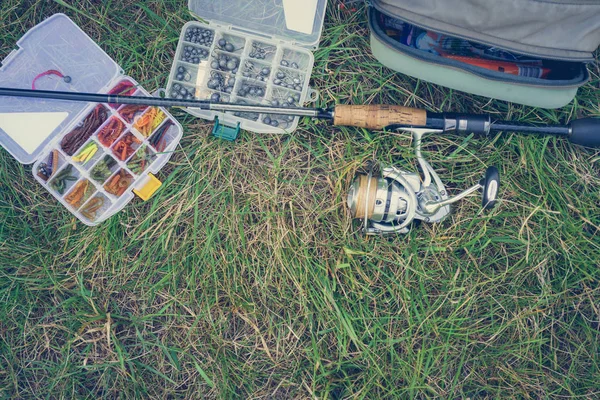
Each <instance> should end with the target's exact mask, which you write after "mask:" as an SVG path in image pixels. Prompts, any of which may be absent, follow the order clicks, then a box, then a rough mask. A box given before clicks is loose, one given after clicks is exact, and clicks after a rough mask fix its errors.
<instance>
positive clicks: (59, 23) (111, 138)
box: [0, 14, 183, 226]
mask: <svg viewBox="0 0 600 400" xmlns="http://www.w3.org/2000/svg"><path fill="white" fill-rule="evenodd" d="M0 86H3V87H12V88H23V89H31V88H35V89H40V90H57V91H76V92H90V93H109V92H111V91H114V90H115V89H117V90H118V91H119V92H120V93H121V94H128V95H137V96H150V94H149V93H148V92H147V91H146V90H144V88H142V87H141V86H140V85H139V84H138V82H136V81H135V80H134V79H133V78H131V77H129V76H126V75H124V73H123V71H122V69H121V67H119V65H117V63H116V62H115V61H114V60H112V59H111V58H110V57H109V56H108V55H107V54H106V53H105V52H104V51H103V50H102V49H101V48H100V47H99V46H98V45H97V44H96V43H95V42H94V41H93V40H92V39H91V38H90V37H89V36H87V35H86V34H85V32H83V31H82V30H81V29H80V28H79V27H78V26H77V25H76V24H75V23H74V22H73V21H71V20H70V19H69V18H68V17H67V16H66V15H64V14H55V15H53V16H52V17H50V18H48V19H46V20H45V21H43V22H41V23H40V24H38V25H36V26H35V27H33V28H32V29H30V30H29V31H28V32H27V33H26V34H25V35H24V36H23V37H22V38H21V39H20V40H19V41H18V42H17V48H16V49H15V50H13V51H12V52H11V53H10V54H9V55H8V56H7V57H6V58H5V59H4V60H3V61H2V64H1V66H0ZM30 113H36V114H37V113H40V114H37V117H36V118H35V119H34V118H33V117H32V115H30ZM0 115H4V118H5V121H4V122H3V123H1V124H0V126H7V127H9V126H10V127H11V128H10V130H8V131H5V130H4V129H1V128H0V144H1V145H2V146H3V147H4V148H5V149H6V150H7V151H8V152H9V153H10V154H11V155H12V156H13V157H14V158H16V159H17V160H18V161H19V162H21V163H22V164H31V163H33V170H32V173H33V175H34V178H35V179H36V180H37V181H38V182H39V183H40V184H41V185H42V186H43V187H44V188H45V189H46V190H47V191H48V192H50V193H51V194H52V195H53V196H54V197H55V198H56V199H57V200H58V201H59V202H60V203H62V204H63V205H64V206H65V207H66V208H67V209H68V210H69V211H70V212H71V213H72V214H73V215H75V216H76V217H77V218H78V219H79V220H81V222H83V223H84V224H86V225H88V226H95V225H98V224H100V223H101V222H103V221H105V220H106V219H108V218H109V217H111V216H113V215H114V214H116V213H117V212H119V211H121V210H122V209H123V208H124V207H125V206H126V205H127V204H128V203H129V202H130V201H131V200H132V199H133V197H134V192H133V191H134V190H135V191H136V193H141V197H144V195H145V194H149V193H151V192H152V190H150V189H151V187H153V188H156V187H158V186H159V185H160V183H159V182H158V181H157V180H156V178H155V177H154V176H153V174H156V173H157V172H159V171H160V169H161V168H162V167H163V166H164V165H165V164H166V163H167V162H168V161H169V159H170V157H171V154H172V152H173V150H174V149H175V146H176V145H177V144H178V142H179V140H180V139H181V136H182V134H183V128H182V127H181V125H180V124H179V123H178V122H177V121H176V120H175V119H174V118H173V117H172V116H171V114H169V113H168V112H167V111H166V110H165V109H162V108H155V107H143V106H118V105H114V104H96V103H92V104H90V103H83V102H68V101H59V100H44V99H30V98H10V97H2V96H0ZM12 117H15V118H21V120H20V121H22V122H21V125H20V126H21V128H22V129H23V130H22V131H21V133H27V134H26V135H24V134H18V133H17V131H16V130H15V129H17V128H18V127H17V128H14V127H15V124H9V122H10V121H8V120H9V119H11V118H12ZM27 117H29V118H27ZM23 118H27V120H24V119H23ZM15 120H16V119H15ZM61 121H62V122H61ZM44 122H46V123H47V124H52V125H50V126H54V125H55V124H57V125H58V126H57V127H56V128H55V129H53V130H51V129H52V128H50V129H47V130H44V127H43V125H40V124H43V123H44ZM23 123H25V124H26V125H27V124H29V125H28V126H25V127H23ZM50 130H51V131H50ZM74 131H76V132H77V133H79V132H83V133H82V134H81V136H79V135H71V136H69V134H71V133H72V132H74ZM75 136H77V137H78V140H77V141H75V142H74V143H73V141H72V140H71V141H69V138H72V137H75ZM94 149H95V150H94ZM86 151H87V152H88V153H85V152H86ZM147 185H150V186H147ZM144 189H148V190H149V191H145V190H144Z"/></svg>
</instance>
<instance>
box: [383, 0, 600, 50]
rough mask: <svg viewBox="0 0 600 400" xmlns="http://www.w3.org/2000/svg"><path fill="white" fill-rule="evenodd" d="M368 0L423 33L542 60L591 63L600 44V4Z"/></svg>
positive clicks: (597, 0)
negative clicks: (474, 42)
mask: <svg viewBox="0 0 600 400" xmlns="http://www.w3.org/2000/svg"><path fill="white" fill-rule="evenodd" d="M371 2H372V4H373V6H375V7H376V8H377V9H379V10H380V11H382V12H384V13H385V14H388V15H391V16H394V17H397V18H399V19H402V20H404V21H407V22H410V23H413V24H415V25H418V26H421V27H423V28H425V29H430V30H433V31H436V32H440V33H446V34H449V35H452V36H459V37H463V38H466V39H470V40H473V41H476V42H480V43H484V44H488V45H492V46H498V47H502V48H503V49H506V50H512V51H515V52H519V53H524V54H531V55H535V56H539V57H541V58H551V59H557V60H569V61H590V60H592V59H593V56H592V52H593V51H594V50H595V49H596V48H598V45H599V44H600V0H587V1H586V0H579V1H574V0H573V1H568V0H371Z"/></svg>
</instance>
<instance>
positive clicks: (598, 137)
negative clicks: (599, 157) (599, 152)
mask: <svg viewBox="0 0 600 400" xmlns="http://www.w3.org/2000/svg"><path fill="white" fill-rule="evenodd" d="M569 126H570V128H571V134H570V136H569V141H570V142H571V143H574V144H578V145H580V146H585V147H600V118H582V119H576V120H575V121H572V122H571V124H570V125H569Z"/></svg>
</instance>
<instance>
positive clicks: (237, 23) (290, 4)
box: [188, 0, 327, 49]
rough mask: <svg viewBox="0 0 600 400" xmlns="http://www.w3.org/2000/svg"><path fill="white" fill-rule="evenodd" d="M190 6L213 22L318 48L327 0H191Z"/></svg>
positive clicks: (192, 9)
mask: <svg viewBox="0 0 600 400" xmlns="http://www.w3.org/2000/svg"><path fill="white" fill-rule="evenodd" d="M188 7H189V9H190V11H191V12H192V13H193V14H195V15H197V16H198V17H200V18H202V19H206V20H207V21H209V22H217V23H224V24H227V25H230V26H232V27H235V28H236V30H240V31H244V30H246V31H247V32H250V33H252V34H255V35H258V36H265V35H268V36H269V37H271V38H277V39H280V40H285V41H288V42H291V43H292V44H295V45H299V46H302V47H306V48H313V49H316V48H318V46H319V41H320V39H321V31H322V28H323V22H324V19H325V8H326V7H327V0H252V1H248V0H221V1H215V0H189V3H188Z"/></svg>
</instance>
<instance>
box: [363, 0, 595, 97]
mask: <svg viewBox="0 0 600 400" xmlns="http://www.w3.org/2000/svg"><path fill="white" fill-rule="evenodd" d="M368 3H369V11H368V14H369V26H370V28H371V49H372V52H373V55H374V56H375V58H377V59H378V60H379V61H380V62H381V63H382V64H384V65H385V66H387V67H388V68H390V69H393V70H395V71H398V72H401V73H403V74H405V75H409V76H413V77H416V78H419V79H422V80H425V81H429V82H432V83H436V84H440V85H443V86H447V87H449V88H453V89H457V90H461V91H464V92H467V93H472V94H477V95H481V96H487V97H491V98H495V99H498V100H507V101H512V102H515V103H520V104H525V105H529V106H534V107H544V108H558V107H562V106H564V105H565V104H567V103H569V102H570V101H571V100H573V98H574V97H575V95H576V93H577V89H578V88H579V87H580V86H582V85H584V84H585V83H586V82H587V81H588V80H589V73H588V70H587V67H586V66H587V64H588V63H590V62H593V61H594V56H593V54H592V53H593V52H594V50H595V49H597V48H598V45H599V44H600V2H598V1H585V0H580V1H540V0H505V1H497V0H420V1H411V0H370V1H369V2H368Z"/></svg>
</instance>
